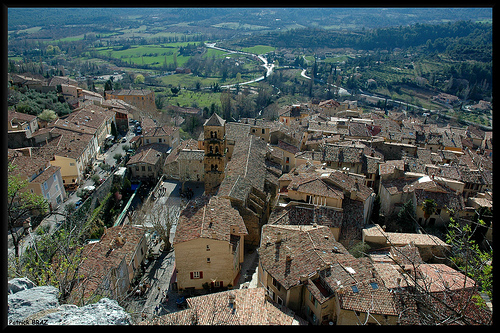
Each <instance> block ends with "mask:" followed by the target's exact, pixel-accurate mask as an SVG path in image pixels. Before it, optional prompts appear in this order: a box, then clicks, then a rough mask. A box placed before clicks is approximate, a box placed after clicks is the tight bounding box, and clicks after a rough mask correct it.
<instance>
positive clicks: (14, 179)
mask: <svg viewBox="0 0 500 333" xmlns="http://www.w3.org/2000/svg"><path fill="white" fill-rule="evenodd" d="M15 170H16V167H15V166H14V165H12V164H11V163H10V162H9V164H8V189H7V227H8V229H9V234H10V235H11V239H12V244H13V245H14V255H15V257H16V258H18V257H19V244H20V241H21V239H22V237H23V234H21V235H19V234H18V232H17V230H18V227H19V226H21V225H22V224H23V222H24V221H25V220H27V219H30V218H31V217H33V216H35V215H38V216H40V215H44V214H45V213H46V211H47V210H48V208H49V205H48V203H47V201H46V200H45V198H44V197H43V196H40V195H37V194H34V193H31V191H28V189H27V187H28V180H27V179H22V178H21V177H19V176H17V175H16V174H15Z"/></svg>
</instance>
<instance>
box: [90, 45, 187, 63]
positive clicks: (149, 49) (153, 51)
mask: <svg viewBox="0 0 500 333" xmlns="http://www.w3.org/2000/svg"><path fill="white" fill-rule="evenodd" d="M186 44H187V43H172V44H164V45H140V46H131V47H130V48H128V49H126V50H115V49H113V48H112V47H101V48H96V51H97V52H98V53H99V54H102V55H106V56H108V57H111V58H116V59H120V60H122V61H125V62H129V63H133V64H138V65H153V66H158V67H160V66H162V65H163V64H164V63H173V62H174V53H176V54H177V52H178V47H180V46H182V45H186ZM188 59H189V57H185V56H182V55H177V66H182V65H184V63H185V62H186V61H187V60H188Z"/></svg>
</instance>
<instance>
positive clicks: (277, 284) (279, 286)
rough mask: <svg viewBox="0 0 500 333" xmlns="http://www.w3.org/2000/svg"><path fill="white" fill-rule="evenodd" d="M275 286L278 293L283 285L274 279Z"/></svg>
mask: <svg viewBox="0 0 500 333" xmlns="http://www.w3.org/2000/svg"><path fill="white" fill-rule="evenodd" d="M273 286H275V287H276V289H278V291H279V290H280V289H281V285H280V284H279V282H278V281H277V280H276V279H275V278H273Z"/></svg>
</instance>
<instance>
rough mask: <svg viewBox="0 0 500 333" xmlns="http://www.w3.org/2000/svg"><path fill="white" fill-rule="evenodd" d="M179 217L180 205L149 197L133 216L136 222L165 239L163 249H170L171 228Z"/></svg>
mask: <svg viewBox="0 0 500 333" xmlns="http://www.w3.org/2000/svg"><path fill="white" fill-rule="evenodd" d="M178 218H179V207H178V206H174V205H171V204H161V203H160V202H158V201H154V200H151V198H148V199H147V200H146V202H144V203H143V204H142V205H141V206H140V208H139V209H137V210H136V211H135V213H134V216H133V221H134V224H141V225H143V226H145V227H147V228H151V229H152V230H154V231H156V232H157V234H158V235H159V237H160V239H161V240H162V241H163V244H164V245H163V250H164V251H170V249H171V247H172V244H171V242H170V230H171V229H172V226H173V225H174V224H175V223H176V222H177V220H178Z"/></svg>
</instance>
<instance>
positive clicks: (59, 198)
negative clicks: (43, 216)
mask: <svg viewBox="0 0 500 333" xmlns="http://www.w3.org/2000/svg"><path fill="white" fill-rule="evenodd" d="M56 202H57V204H58V205H60V204H61V202H62V200H61V195H58V196H57V198H56Z"/></svg>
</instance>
